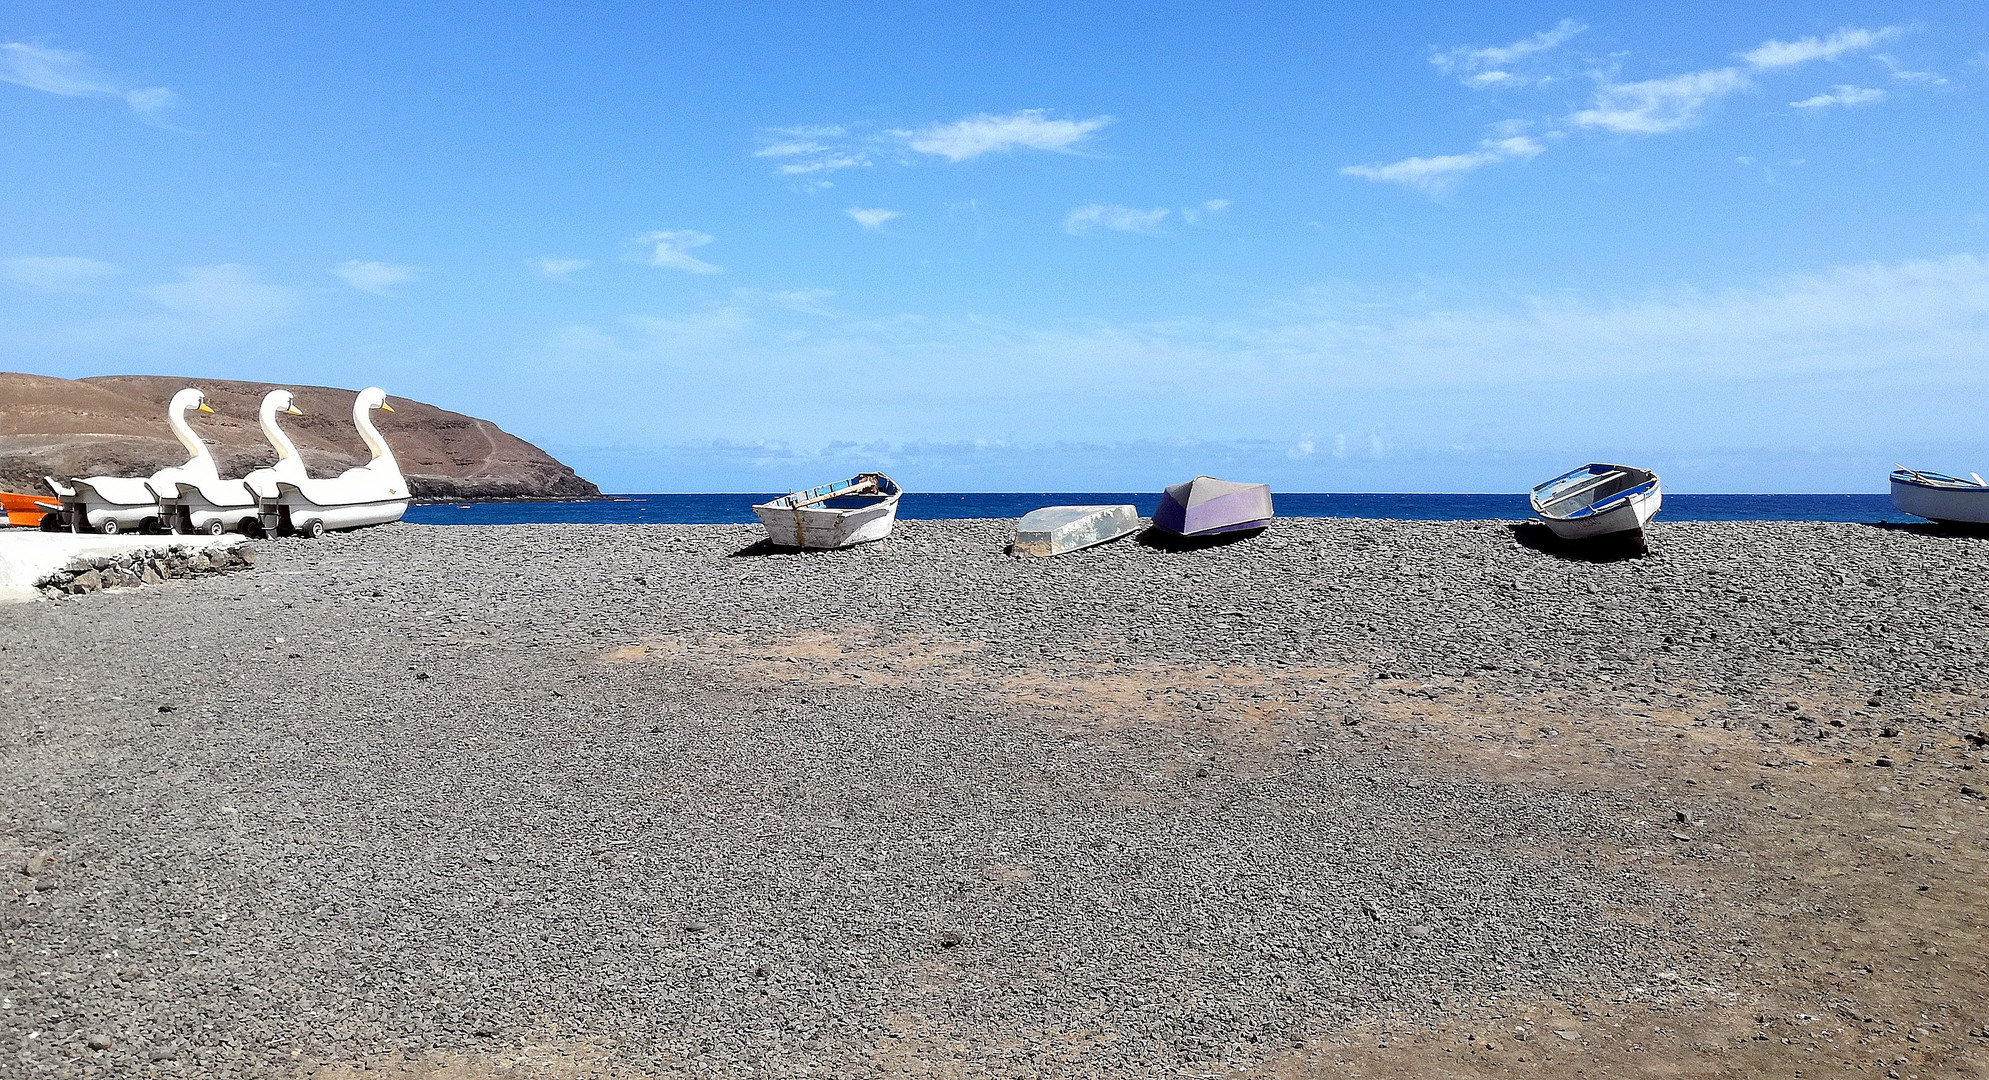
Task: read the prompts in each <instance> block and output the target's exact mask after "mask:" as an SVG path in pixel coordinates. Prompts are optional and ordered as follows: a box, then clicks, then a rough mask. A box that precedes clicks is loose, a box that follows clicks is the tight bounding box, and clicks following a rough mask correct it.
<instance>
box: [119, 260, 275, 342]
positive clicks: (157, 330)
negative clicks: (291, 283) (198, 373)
mask: <svg viewBox="0 0 1989 1080" xmlns="http://www.w3.org/2000/svg"><path fill="white" fill-rule="evenodd" d="M139 292H140V293H142V294H143V295H144V296H146V297H147V298H149V299H150V300H151V301H152V302H153V303H155V304H157V305H158V306H159V307H161V308H164V309H165V310H166V311H167V312H168V313H169V314H168V315H166V316H164V317H160V318H154V319H144V320H139V321H137V322H133V323H128V324H120V326H119V327H118V329H117V330H116V331H114V334H115V335H116V336H133V337H143V338H150V339H153V340H159V341H170V340H181V341H185V340H198V339H209V340H211V339H240V338H245V337H249V336H252V335H254V334H257V333H260V332H261V331H263V330H266V329H268V328H270V327H271V326H274V325H276V324H277V323H279V322H281V321H282V320H284V319H285V318H288V317H289V315H290V313H291V312H292V311H293V310H295V308H296V300H295V297H294V296H293V295H292V293H291V290H289V289H287V288H284V287H283V286H281V285H272V284H270V283H268V282H266V281H263V280H262V277H261V275H260V274H259V273H258V272H257V271H256V268H255V267H253V266H243V265H241V264H239V263H224V264H222V265H220V266H192V267H188V268H186V269H184V270H181V271H180V280H178V281H172V282H166V283H163V284H159V285H150V286H147V287H145V288H143V289H140V290H139Z"/></svg>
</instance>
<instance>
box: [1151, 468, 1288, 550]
mask: <svg viewBox="0 0 1989 1080" xmlns="http://www.w3.org/2000/svg"><path fill="white" fill-rule="evenodd" d="M1271 517H1272V513H1271V488H1270V485H1268V484H1239V483H1235V482H1233V481H1229V480H1218V479H1216V478H1215V477H1212V476H1198V477H1196V478H1194V479H1193V480H1190V481H1188V482H1187V483H1185V484H1175V485H1174V486H1173V487H1170V488H1168V489H1167V490H1166V491H1164V492H1162V493H1161V496H1160V507H1159V508H1158V509H1156V510H1155V511H1154V512H1153V525H1154V528H1157V529H1160V530H1162V531H1165V532H1171V533H1174V534H1175V535H1177V536H1215V535H1218V534H1221V533H1232V532H1243V531H1245V530H1248V529H1261V528H1263V527H1264V526H1266V525H1269V524H1270V523H1271Z"/></svg>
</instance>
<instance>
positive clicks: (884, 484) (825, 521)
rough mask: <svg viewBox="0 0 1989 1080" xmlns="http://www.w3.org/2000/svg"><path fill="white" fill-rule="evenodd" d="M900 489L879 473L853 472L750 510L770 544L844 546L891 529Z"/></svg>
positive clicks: (877, 537) (881, 535)
mask: <svg viewBox="0 0 1989 1080" xmlns="http://www.w3.org/2000/svg"><path fill="white" fill-rule="evenodd" d="M902 494H903V492H902V491H900V490H899V488H898V485H897V483H896V482H895V481H893V480H892V479H891V478H890V477H888V476H885V475H884V474H883V473H858V474H857V475H855V476H852V477H850V478H849V479H847V480H838V481H836V482H835V483H833V484H823V485H822V486H821V487H817V488H809V489H808V490H807V491H797V492H795V493H794V494H792V495H785V496H782V497H781V498H778V499H774V500H772V501H770V502H763V503H760V504H758V505H757V506H754V507H753V513H754V514H755V515H756V516H758V517H759V519H760V524H762V525H764V526H766V529H767V542H768V543H770V544H772V545H774V546H775V547H789V548H812V549H816V550H826V549H829V548H845V547H851V546H853V545H856V544H867V543H870V542H872V541H874V540H882V539H884V538H885V537H887V536H889V535H891V526H892V525H894V524H896V523H897V520H898V497H899V496H900V495H902Z"/></svg>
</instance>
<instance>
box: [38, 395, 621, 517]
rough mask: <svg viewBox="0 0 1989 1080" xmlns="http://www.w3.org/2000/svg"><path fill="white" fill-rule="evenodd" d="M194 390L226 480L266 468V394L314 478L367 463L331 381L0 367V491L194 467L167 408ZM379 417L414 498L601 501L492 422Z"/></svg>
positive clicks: (442, 412) (453, 416)
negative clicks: (282, 410) (61, 373)
mask: <svg viewBox="0 0 1989 1080" xmlns="http://www.w3.org/2000/svg"><path fill="white" fill-rule="evenodd" d="M188 386H197V387H199V388H200V389H201V390H203V391H204V392H205V393H206V394H207V403H208V405H209V406H210V407H211V408H213V409H214V415H212V416H207V415H204V414H203V415H202V416H200V417H199V418H198V421H197V422H196V430H198V431H199V432H200V433H201V435H202V437H204V438H206V439H207V440H209V445H210V447H211V448H212V450H213V453H214V460H215V462H216V464H218V465H219V466H220V468H221V474H222V475H223V476H241V475H243V474H245V473H247V472H249V471H250V470H252V469H258V468H261V467H263V466H265V465H268V464H269V463H270V461H271V460H272V458H273V456H274V455H273V453H272V451H271V450H270V447H269V443H268V441H267V440H265V439H264V438H263V435H262V432H261V430H260V429H259V428H258V427H257V426H256V409H257V406H258V405H260V403H261V401H262V397H263V395H264V394H266V393H268V392H269V391H270V390H273V389H276V388H277V387H279V386H282V387H284V388H285V389H290V390H294V391H295V392H296V395H297V407H298V408H299V409H301V410H303V413H304V415H302V416H285V417H284V418H283V430H284V431H285V432H287V433H289V435H290V437H291V439H292V440H293V441H295V442H296V444H297V450H298V452H299V453H300V454H302V455H303V458H304V463H305V465H306V466H307V467H308V468H309V469H310V470H311V473H312V474H313V475H316V476H335V475H337V474H338V473H340V472H342V471H344V470H345V469H349V468H351V467H353V466H355V465H363V464H365V463H366V461H367V460H368V458H369V456H370V455H368V453H367V451H366V446H365V444H364V443H362V442H360V440H359V433H358V432H357V431H356V430H354V429H353V426H352V398H353V395H354V393H355V391H352V390H339V389H334V388H331V387H325V386H291V385H289V384H284V383H255V382H235V381H232V380H227V379H184V378H178V377H172V376H159V375H107V376H101V377H98V378H90V379H57V378H51V377H49V376H46V375H26V374H21V373H17V372H0V489H5V490H8V491H22V492H33V493H41V492H45V490H46V489H45V488H44V487H43V486H42V483H41V478H42V477H43V476H56V477H70V476H99V475H112V476H142V475H149V474H151V473H153V472H155V471H157V470H159V469H162V468H165V467H166V466H168V465H177V464H179V463H181V462H183V461H185V460H186V451H185V450H184V449H182V448H181V447H180V444H179V443H178V441H176V440H175V439H174V438H173V433H172V430H171V429H170V428H168V427H167V425H166V402H167V401H169V400H171V398H172V396H173V394H174V393H175V392H177V391H179V390H180V389H182V388H184V387H188ZM388 400H389V401H390V402H391V403H392V404H393V406H394V412H393V413H391V414H387V413H380V414H376V415H375V416H374V421H375V423H376V424H378V426H379V429H380V433H381V434H382V435H384V436H385V437H386V439H387V442H388V444H389V445H390V446H392V447H393V449H394V456H395V458H396V459H398V460H399V461H400V465H401V471H402V473H404V474H405V475H406V476H407V480H408V487H409V490H411V491H412V492H413V493H414V496H415V498H416V499H421V500H429V501H444V500H458V499H520V498H568V499H585V498H595V497H598V496H599V495H600V494H601V489H600V488H598V487H595V486H594V485H593V484H592V483H590V482H588V481H587V480H585V479H583V478H582V477H580V476H579V475H577V474H576V473H575V472H574V471H573V470H572V469H571V468H569V467H567V466H566V465H563V464H561V463H560V462H559V461H557V460H555V459H554V458H553V457H552V456H551V455H550V454H547V453H546V452H545V451H543V450H540V449H539V448H538V447H536V446H533V445H532V444H531V443H528V442H526V441H525V440H523V439H520V438H518V437H517V436H516V435H512V434H511V433H509V432H507V431H505V430H503V429H502V428H499V427H498V426H497V425H496V424H493V423H491V422H490V421H488V420H480V419H478V418H476V417H474V416H465V415H463V414H462V413H457V412H450V411H449V410H447V409H442V408H438V407H436V406H434V405H429V404H425V403H423V402H419V401H413V400H410V399H408V398H404V397H390V398H389V399H388Z"/></svg>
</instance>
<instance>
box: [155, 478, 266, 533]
mask: <svg viewBox="0 0 1989 1080" xmlns="http://www.w3.org/2000/svg"><path fill="white" fill-rule="evenodd" d="M174 488H175V490H174V491H173V493H172V494H168V495H163V496H161V498H160V499H159V517H160V520H162V521H164V522H165V523H166V527H167V528H169V529H173V530H175V531H177V532H212V531H214V530H215V527H216V526H219V527H220V531H222V532H250V531H253V530H255V529H256V528H258V527H259V523H260V522H261V520H262V505H261V503H260V502H259V501H258V500H257V499H256V498H255V494H254V493H253V492H251V491H249V490H248V487H247V485H243V487H242V493H243V494H244V495H246V496H247V497H248V501H247V502H228V503H220V502H215V501H214V500H212V499H210V498H208V497H207V494H206V493H205V492H202V491H201V490H200V489H199V488H197V487H195V486H193V485H192V484H176V485H174Z"/></svg>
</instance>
